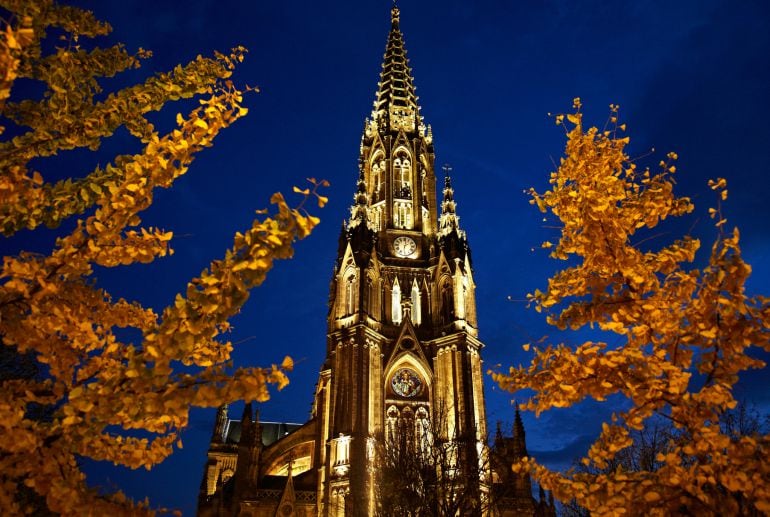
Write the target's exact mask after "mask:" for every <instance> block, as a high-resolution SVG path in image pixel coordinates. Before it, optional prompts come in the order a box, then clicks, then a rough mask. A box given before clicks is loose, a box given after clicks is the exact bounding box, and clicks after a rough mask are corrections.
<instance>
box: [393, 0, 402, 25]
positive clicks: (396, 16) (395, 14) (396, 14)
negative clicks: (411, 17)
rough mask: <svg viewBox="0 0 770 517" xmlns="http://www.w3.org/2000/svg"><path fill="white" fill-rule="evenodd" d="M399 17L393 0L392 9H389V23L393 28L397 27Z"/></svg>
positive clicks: (398, 11)
mask: <svg viewBox="0 0 770 517" xmlns="http://www.w3.org/2000/svg"><path fill="white" fill-rule="evenodd" d="M400 15H401V11H400V10H399V9H398V2H397V1H396V0H393V7H392V8H391V9H390V22H391V23H392V24H393V25H394V26H398V22H399V17H400Z"/></svg>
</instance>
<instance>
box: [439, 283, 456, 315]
mask: <svg viewBox="0 0 770 517" xmlns="http://www.w3.org/2000/svg"><path fill="white" fill-rule="evenodd" d="M453 298H454V297H453V296H452V283H451V282H450V281H449V279H446V280H445V281H444V282H442V284H441V319H442V323H444V324H446V323H450V322H451V321H452V320H453V319H454V299H453Z"/></svg>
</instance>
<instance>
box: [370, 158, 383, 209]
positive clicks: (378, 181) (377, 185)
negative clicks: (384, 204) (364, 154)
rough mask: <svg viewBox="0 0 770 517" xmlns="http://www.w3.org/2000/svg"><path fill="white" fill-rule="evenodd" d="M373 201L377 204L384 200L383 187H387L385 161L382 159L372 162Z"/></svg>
mask: <svg viewBox="0 0 770 517" xmlns="http://www.w3.org/2000/svg"><path fill="white" fill-rule="evenodd" d="M370 184H371V187H372V192H371V201H372V203H376V202H377V201H380V200H382V199H383V197H384V195H383V187H384V185H385V160H383V159H381V157H378V158H375V159H374V160H373V161H372V167H371V183H370Z"/></svg>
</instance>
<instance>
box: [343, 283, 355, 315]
mask: <svg viewBox="0 0 770 517" xmlns="http://www.w3.org/2000/svg"><path fill="white" fill-rule="evenodd" d="M355 311H356V275H350V276H348V277H347V278H346V279H345V314H346V315H350V314H353V313H354V312H355Z"/></svg>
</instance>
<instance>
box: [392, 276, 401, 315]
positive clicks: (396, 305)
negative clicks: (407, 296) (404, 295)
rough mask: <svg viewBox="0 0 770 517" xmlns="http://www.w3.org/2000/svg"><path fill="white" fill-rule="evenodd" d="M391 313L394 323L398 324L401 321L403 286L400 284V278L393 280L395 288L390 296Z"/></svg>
mask: <svg viewBox="0 0 770 517" xmlns="http://www.w3.org/2000/svg"><path fill="white" fill-rule="evenodd" d="M390 302H391V303H390V314H391V319H392V320H393V323H395V324H396V325H398V324H399V323H401V318H402V314H401V286H400V285H398V278H396V280H395V282H393V290H392V291H391V296H390Z"/></svg>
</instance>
